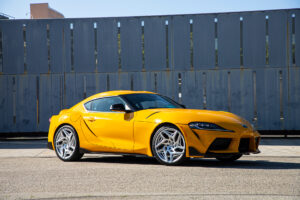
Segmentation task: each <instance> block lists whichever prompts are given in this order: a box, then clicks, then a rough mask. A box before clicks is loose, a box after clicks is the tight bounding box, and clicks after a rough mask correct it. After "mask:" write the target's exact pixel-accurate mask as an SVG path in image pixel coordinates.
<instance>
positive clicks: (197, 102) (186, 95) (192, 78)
mask: <svg viewBox="0 0 300 200" xmlns="http://www.w3.org/2000/svg"><path fill="white" fill-rule="evenodd" d="M191 97H192V98H191ZM182 104H183V105H185V106H186V107H187V108H193V109H196V108H198V109H202V108H203V86H202V75H201V71H200V72H196V71H187V72H184V73H182Z"/></svg>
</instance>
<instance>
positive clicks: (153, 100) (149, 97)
mask: <svg viewBox="0 0 300 200" xmlns="http://www.w3.org/2000/svg"><path fill="white" fill-rule="evenodd" d="M122 97H123V98H124V99H126V100H127V101H128V102H129V103H130V105H131V106H132V107H133V108H134V109H135V110H144V109H151V108H182V106H180V105H179V104H178V103H176V102H174V101H173V100H169V99H168V98H165V97H163V96H160V95H157V94H127V95H122Z"/></svg>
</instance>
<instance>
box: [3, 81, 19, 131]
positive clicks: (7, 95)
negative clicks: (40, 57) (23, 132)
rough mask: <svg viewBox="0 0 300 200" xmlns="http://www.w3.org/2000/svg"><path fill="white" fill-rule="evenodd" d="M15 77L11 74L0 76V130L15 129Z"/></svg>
mask: <svg viewBox="0 0 300 200" xmlns="http://www.w3.org/2000/svg"><path fill="white" fill-rule="evenodd" d="M13 78H14V76H11V75H1V76H0V94H1V95H0V132H11V131H14V130H15V124H14V119H13V117H14V115H13V110H14V108H13V104H14V97H13V95H14V92H13V88H14V85H15V84H16V81H14V80H13ZM14 79H15V78H14ZM14 83H15V84H14Z"/></svg>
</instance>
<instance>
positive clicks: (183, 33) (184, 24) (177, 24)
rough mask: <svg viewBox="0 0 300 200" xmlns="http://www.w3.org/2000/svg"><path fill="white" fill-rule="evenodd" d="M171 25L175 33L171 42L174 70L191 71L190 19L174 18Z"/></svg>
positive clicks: (187, 17)
mask: <svg viewBox="0 0 300 200" xmlns="http://www.w3.org/2000/svg"><path fill="white" fill-rule="evenodd" d="M170 25H171V26H172V29H171V30H172V32H173V38H172V40H171V41H172V44H173V46H172V47H173V48H172V50H173V55H172V61H173V68H174V69H175V70H187V69H190V68H191V61H190V17H189V16H174V17H173V20H172V23H171V24H170ZM170 28H171V27H170Z"/></svg>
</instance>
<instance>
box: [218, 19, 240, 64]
mask: <svg viewBox="0 0 300 200" xmlns="http://www.w3.org/2000/svg"><path fill="white" fill-rule="evenodd" d="M218 66H219V67H220V68H239V67H240V14H220V15H218Z"/></svg>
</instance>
